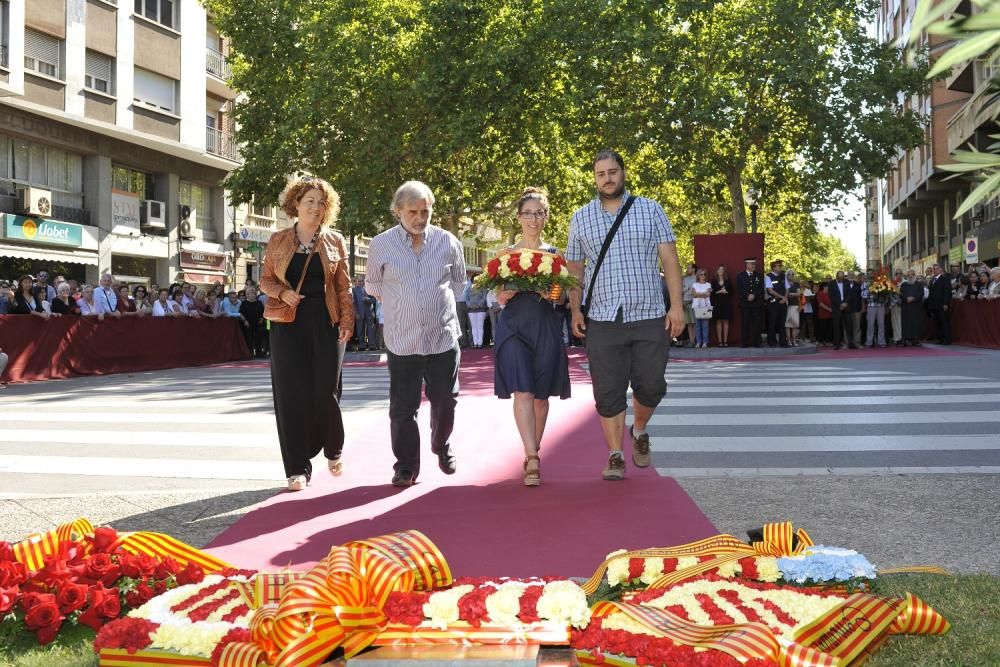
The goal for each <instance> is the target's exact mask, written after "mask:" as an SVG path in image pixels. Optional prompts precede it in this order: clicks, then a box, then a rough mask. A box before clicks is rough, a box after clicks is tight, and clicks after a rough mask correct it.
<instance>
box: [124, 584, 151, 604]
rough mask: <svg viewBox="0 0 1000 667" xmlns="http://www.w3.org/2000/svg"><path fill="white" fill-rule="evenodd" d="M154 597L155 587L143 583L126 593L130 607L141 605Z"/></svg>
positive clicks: (126, 600)
mask: <svg viewBox="0 0 1000 667" xmlns="http://www.w3.org/2000/svg"><path fill="white" fill-rule="evenodd" d="M152 599H153V589H152V588H150V587H149V586H147V585H146V584H144V583H142V584H139V585H138V586H136V588H135V590H132V591H129V592H128V593H126V594H125V602H126V603H127V604H128V606H130V607H141V606H142V605H144V604H146V603H147V602H149V601H150V600H152Z"/></svg>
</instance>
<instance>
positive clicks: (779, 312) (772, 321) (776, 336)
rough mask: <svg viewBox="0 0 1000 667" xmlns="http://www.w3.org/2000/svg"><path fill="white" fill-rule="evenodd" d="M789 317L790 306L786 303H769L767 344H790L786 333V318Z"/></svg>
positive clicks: (772, 345)
mask: <svg viewBox="0 0 1000 667" xmlns="http://www.w3.org/2000/svg"><path fill="white" fill-rule="evenodd" d="M786 317H788V306H787V305H786V304H784V303H778V302H777V301H772V302H771V303H769V304H767V344H768V345H770V346H771V347H774V346H775V345H779V344H780V345H781V346H782V347H784V346H786V345H788V336H786V335H785V318H786Z"/></svg>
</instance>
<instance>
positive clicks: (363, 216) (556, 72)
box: [205, 0, 926, 256]
mask: <svg viewBox="0 0 1000 667" xmlns="http://www.w3.org/2000/svg"><path fill="white" fill-rule="evenodd" d="M205 2H206V5H207V6H208V8H209V10H210V11H211V13H212V15H213V17H214V20H215V21H216V23H217V25H218V27H219V29H220V30H221V32H222V33H223V34H225V35H226V37H227V38H228V39H229V40H230V54H229V57H230V59H231V61H232V64H233V76H232V85H233V86H234V88H235V89H236V90H238V91H239V92H240V93H242V94H243V97H242V98H241V101H240V102H239V103H238V104H237V106H236V121H237V126H238V129H237V140H238V141H239V142H240V144H241V145H242V153H243V158H244V163H243V164H242V165H241V166H240V167H239V168H238V169H236V170H235V171H234V172H233V173H232V174H231V175H230V177H229V179H228V181H227V185H228V187H229V188H230V189H231V190H232V192H233V196H234V198H235V199H237V200H238V201H248V200H249V199H250V198H251V197H256V198H257V199H258V200H274V199H275V198H276V197H277V195H278V193H279V192H280V190H281V187H282V185H283V183H284V179H285V177H286V175H287V174H288V173H291V172H295V171H300V170H301V171H309V172H311V173H315V174H318V175H321V176H324V177H326V178H328V179H329V180H330V181H331V182H332V183H333V184H334V187H335V188H336V189H337V190H338V191H339V192H340V193H341V196H342V199H343V214H342V224H343V226H344V227H345V228H347V229H348V230H349V231H352V232H356V233H368V234H370V233H374V232H376V231H378V230H380V229H382V228H384V227H385V226H386V225H387V224H388V223H389V218H388V211H387V206H388V202H389V200H390V197H391V194H392V191H393V189H394V188H395V187H396V186H397V185H398V184H399V183H400V182H402V181H403V180H406V179H409V178H418V179H421V180H425V181H427V182H428V183H430V184H431V185H432V187H433V188H434V191H435V196H436V197H437V203H436V205H435V211H436V213H435V214H436V216H437V218H438V220H439V221H442V223H443V224H444V225H445V226H448V227H450V228H452V229H453V230H456V231H458V230H459V229H462V230H463V231H465V232H466V233H471V234H475V233H476V229H477V227H476V225H477V223H489V224H491V225H494V226H498V227H500V228H501V229H504V230H507V231H510V230H512V229H513V228H514V227H515V222H514V219H513V217H512V216H511V215H510V213H511V210H510V206H511V202H513V201H514V200H515V199H516V198H517V195H518V194H519V193H520V192H521V190H522V189H523V187H524V186H526V185H542V186H544V187H546V188H547V189H548V190H549V193H550V199H551V203H552V209H553V221H554V222H555V223H556V225H555V228H554V229H552V230H551V231H552V235H553V236H554V237H555V238H556V240H559V239H560V238H564V237H565V226H566V224H567V222H568V219H569V213H570V212H571V211H572V210H573V209H574V208H576V207H577V206H579V205H581V204H582V203H584V202H585V201H586V200H587V199H589V198H590V197H591V196H593V194H592V193H593V187H592V179H591V175H590V173H589V170H588V167H589V159H590V157H591V155H593V153H594V152H595V151H596V150H598V149H600V148H606V147H611V148H615V149H618V150H619V151H620V152H622V153H623V154H624V155H625V156H626V159H627V161H628V162H627V165H626V167H627V173H628V176H629V183H630V187H632V188H633V189H634V190H635V191H637V192H639V193H641V194H646V195H649V196H653V197H656V198H658V199H659V200H660V201H661V202H663V203H664V204H665V205H666V207H667V210H668V213H670V214H671V216H672V218H673V220H674V222H675V226H676V227H677V228H678V231H679V235H684V234H687V235H691V234H694V233H696V232H697V233H708V232H712V231H717V232H726V231H738V232H742V231H745V228H746V222H745V221H746V214H745V209H744V204H743V191H744V189H745V187H746V185H747V184H748V183H754V184H756V185H758V187H759V188H760V189H761V190H762V192H763V197H762V202H761V204H762V206H761V216H762V228H763V229H764V231H766V232H767V233H769V234H770V233H773V234H778V233H779V232H778V230H779V229H782V230H787V233H788V234H789V235H791V237H792V238H794V242H795V243H796V244H797V245H796V247H798V248H801V249H802V250H803V251H805V250H807V249H808V250H810V251H812V250H818V248H817V247H816V243H818V241H817V239H818V238H819V232H818V230H817V229H816V227H815V224H812V225H811V226H810V225H809V224H808V223H807V222H806V221H807V220H809V219H811V216H810V214H811V212H812V211H814V210H816V209H818V208H820V207H821V206H824V205H826V204H829V203H830V202H832V201H835V200H836V198H837V195H838V193H840V192H843V191H846V190H850V189H853V186H854V185H856V184H857V183H858V182H859V180H860V179H863V178H870V177H874V176H879V175H883V174H884V173H886V172H887V170H888V168H889V164H890V161H891V160H892V159H893V158H894V156H895V155H896V153H897V151H898V150H900V149H903V148H909V147H912V146H915V145H918V144H919V143H920V142H922V141H923V133H922V130H921V126H920V119H919V118H917V117H916V116H914V115H905V116H899V115H898V114H897V111H896V109H895V104H896V99H897V98H898V96H899V95H900V94H902V95H910V94H913V93H914V92H916V91H918V90H922V89H923V87H924V86H925V85H926V83H925V82H924V79H923V76H924V73H925V71H926V68H925V67H924V66H923V65H918V66H914V67H911V66H908V65H906V64H904V60H903V59H902V58H901V57H900V56H899V53H897V52H896V51H895V50H894V49H893V48H892V47H890V46H886V45H881V44H879V43H878V42H877V41H876V40H875V39H874V38H872V37H870V36H869V35H868V34H867V30H866V25H867V23H868V22H869V21H870V20H871V18H872V16H873V11H874V7H875V6H876V5H877V2H875V1H874V0H755V1H754V2H749V1H748V0H718V1H716V0H666V1H663V0H661V1H657V2H652V1H651V0H619V1H611V0H606V1H604V2H600V3H596V4H584V5H581V4H580V3H578V2H576V1H575V0H428V1H427V2H420V1H418V0H366V1H361V0H205ZM778 216H780V217H781V221H780V224H775V225H774V229H771V228H769V227H768V226H767V221H769V220H777V218H778ZM800 220H801V224H800V222H799V221H800ZM793 229H794V230H796V231H795V232H794V233H793V232H792V230H793ZM781 233H784V232H781ZM810 243H812V244H813V245H812V246H810ZM786 255H788V256H791V254H790V253H786Z"/></svg>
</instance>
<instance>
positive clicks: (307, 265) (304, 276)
mask: <svg viewBox="0 0 1000 667" xmlns="http://www.w3.org/2000/svg"><path fill="white" fill-rule="evenodd" d="M317 245H319V239H318V238H317V239H316V243H314V244H313V247H312V248H310V249H309V256H308V257H306V263H305V264H303V265H302V275H301V276H300V277H299V284H298V285H297V286H296V287H295V293H296V294H298V293H299V291H301V290H302V283H303V282H305V279H306V269H308V268H309V262H311V261H312V258H313V255H315V254H316V246H317Z"/></svg>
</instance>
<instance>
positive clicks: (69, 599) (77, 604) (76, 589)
mask: <svg viewBox="0 0 1000 667" xmlns="http://www.w3.org/2000/svg"><path fill="white" fill-rule="evenodd" d="M56 601H57V602H58V603H59V611H60V612H62V613H63V614H71V613H73V612H74V611H76V610H77V609H83V605H85V604H87V586H85V585H84V584H74V583H73V582H70V581H67V582H66V583H64V584H62V585H61V586H60V587H59V590H58V592H56Z"/></svg>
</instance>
